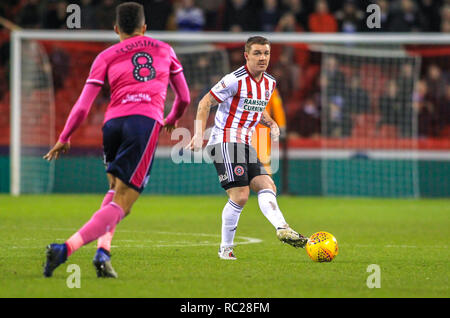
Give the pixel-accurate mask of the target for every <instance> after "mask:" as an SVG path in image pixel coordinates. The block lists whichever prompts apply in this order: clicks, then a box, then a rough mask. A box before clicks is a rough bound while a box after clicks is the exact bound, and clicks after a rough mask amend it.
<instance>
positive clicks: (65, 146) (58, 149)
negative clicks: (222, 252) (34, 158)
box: [42, 141, 70, 161]
mask: <svg viewBox="0 0 450 318" xmlns="http://www.w3.org/2000/svg"><path fill="white" fill-rule="evenodd" d="M69 149H70V142H66V143H62V142H59V141H58V142H57V143H56V145H55V146H54V147H53V148H52V149H51V150H50V151H49V152H48V153H47V154H46V155H45V156H44V157H42V158H44V159H45V160H47V161H51V160H52V159H55V160H56V159H58V157H59V155H60V154H61V153H66V152H68V151H69Z"/></svg>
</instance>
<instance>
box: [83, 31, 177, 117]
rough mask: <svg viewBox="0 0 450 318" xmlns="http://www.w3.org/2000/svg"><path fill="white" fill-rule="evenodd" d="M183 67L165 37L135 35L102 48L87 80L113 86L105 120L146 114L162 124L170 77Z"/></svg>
mask: <svg viewBox="0 0 450 318" xmlns="http://www.w3.org/2000/svg"><path fill="white" fill-rule="evenodd" d="M181 71H183V68H182V66H181V63H180V61H179V60H178V59H177V56H176V55H175V52H174V50H173V49H172V47H171V46H170V45H169V44H167V43H164V42H162V41H159V40H156V39H153V38H150V37H147V36H135V37H131V38H128V39H126V40H124V41H122V42H120V43H117V44H115V45H113V46H111V47H109V48H107V49H106V50H104V51H103V52H101V53H100V54H99V55H98V56H97V57H96V59H95V60H94V63H93V64H92V67H91V71H90V73H89V77H88V79H87V81H86V83H97V84H100V85H103V84H104V82H105V80H106V78H107V79H108V82H109V85H110V87H111V101H110V103H109V105H108V108H107V110H106V113H105V118H104V122H106V121H108V120H110V119H112V118H116V117H122V116H129V115H143V116H147V117H150V118H153V119H155V120H157V121H158V122H159V123H160V124H163V118H164V102H165V100H166V94H167V86H168V84H169V77H170V76H173V75H175V74H177V73H179V72H181Z"/></svg>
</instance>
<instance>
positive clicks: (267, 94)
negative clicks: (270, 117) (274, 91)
mask: <svg viewBox="0 0 450 318" xmlns="http://www.w3.org/2000/svg"><path fill="white" fill-rule="evenodd" d="M269 97H270V93H269V91H266V100H269Z"/></svg>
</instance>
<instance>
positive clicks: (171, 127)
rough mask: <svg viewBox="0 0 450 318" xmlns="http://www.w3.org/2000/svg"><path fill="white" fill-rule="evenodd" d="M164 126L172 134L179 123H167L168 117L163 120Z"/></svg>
mask: <svg viewBox="0 0 450 318" xmlns="http://www.w3.org/2000/svg"><path fill="white" fill-rule="evenodd" d="M163 127H164V129H165V130H166V131H167V132H168V133H169V134H170V133H171V132H172V131H173V130H174V129H175V128H177V123H174V124H167V123H166V119H164V121H163Z"/></svg>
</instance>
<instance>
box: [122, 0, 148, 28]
mask: <svg viewBox="0 0 450 318" xmlns="http://www.w3.org/2000/svg"><path fill="white" fill-rule="evenodd" d="M144 23H145V16H144V7H143V6H142V5H141V4H139V3H136V2H125V3H122V4H121V5H119V6H117V8H116V24H117V25H118V26H119V29H120V31H121V32H124V33H126V34H133V32H134V31H135V30H137V29H138V28H139V27H141V26H142V25H144Z"/></svg>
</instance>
